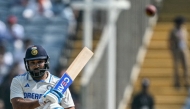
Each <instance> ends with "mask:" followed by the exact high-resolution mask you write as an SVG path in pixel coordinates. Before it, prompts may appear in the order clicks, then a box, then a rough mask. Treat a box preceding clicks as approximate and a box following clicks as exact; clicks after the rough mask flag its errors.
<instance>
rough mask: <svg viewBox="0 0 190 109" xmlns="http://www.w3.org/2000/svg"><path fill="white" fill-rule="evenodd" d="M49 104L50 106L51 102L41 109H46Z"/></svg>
mask: <svg viewBox="0 0 190 109" xmlns="http://www.w3.org/2000/svg"><path fill="white" fill-rule="evenodd" d="M50 104H51V102H48V103H46V104H45V106H44V108H43V109H47V108H48V107H49V105H50Z"/></svg>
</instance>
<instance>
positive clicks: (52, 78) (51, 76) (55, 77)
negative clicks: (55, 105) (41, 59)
mask: <svg viewBox="0 0 190 109" xmlns="http://www.w3.org/2000/svg"><path fill="white" fill-rule="evenodd" d="M50 78H51V81H52V82H57V81H58V80H59V79H60V78H59V77H57V76H55V75H53V74H50Z"/></svg>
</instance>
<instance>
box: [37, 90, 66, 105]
mask: <svg viewBox="0 0 190 109" xmlns="http://www.w3.org/2000/svg"><path fill="white" fill-rule="evenodd" d="M62 98H63V94H62V93H60V92H58V91H56V90H53V89H50V90H48V91H46V92H45V93H44V94H43V95H42V97H41V98H40V99H41V101H42V102H43V103H47V102H51V103H60V102H61V100H62ZM39 101H40V100H39Z"/></svg>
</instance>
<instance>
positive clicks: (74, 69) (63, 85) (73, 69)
mask: <svg viewBox="0 0 190 109" xmlns="http://www.w3.org/2000/svg"><path fill="white" fill-rule="evenodd" d="M93 54H94V53H93V52H92V51H91V50H89V49H88V48H87V47H84V48H83V49H82V50H81V52H80V53H79V54H78V55H77V57H76V58H75V59H74V61H73V62H72V63H71V65H70V66H69V67H68V68H67V70H66V72H65V73H64V74H63V75H62V77H61V79H60V80H59V82H58V83H57V84H56V85H55V86H54V88H53V89H54V90H57V91H59V92H61V93H64V92H65V91H66V90H67V88H68V87H69V86H70V85H71V84H72V82H73V81H74V79H75V78H76V77H77V75H78V74H79V73H80V71H81V70H82V69H83V67H84V66H85V65H86V64H87V62H88V61H89V60H90V58H91V57H92V56H93ZM50 103H51V102H48V103H47V104H46V105H45V106H44V108H43V109H47V108H48V106H49V105H50Z"/></svg>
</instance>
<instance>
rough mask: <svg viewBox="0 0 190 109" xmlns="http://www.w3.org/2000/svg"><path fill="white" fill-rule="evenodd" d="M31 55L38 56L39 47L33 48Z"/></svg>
mask: <svg viewBox="0 0 190 109" xmlns="http://www.w3.org/2000/svg"><path fill="white" fill-rule="evenodd" d="M31 54H32V55H37V54H38V50H37V47H32V51H31Z"/></svg>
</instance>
